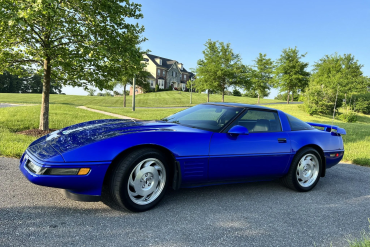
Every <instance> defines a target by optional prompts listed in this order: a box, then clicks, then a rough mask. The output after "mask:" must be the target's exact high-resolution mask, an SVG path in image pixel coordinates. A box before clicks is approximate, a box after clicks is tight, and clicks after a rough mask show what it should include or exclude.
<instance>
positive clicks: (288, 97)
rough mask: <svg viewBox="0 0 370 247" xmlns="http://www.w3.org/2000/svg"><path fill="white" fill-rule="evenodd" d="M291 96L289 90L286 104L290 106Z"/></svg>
mask: <svg viewBox="0 0 370 247" xmlns="http://www.w3.org/2000/svg"><path fill="white" fill-rule="evenodd" d="M289 96H290V90H288V97H287V101H286V103H287V104H289Z"/></svg>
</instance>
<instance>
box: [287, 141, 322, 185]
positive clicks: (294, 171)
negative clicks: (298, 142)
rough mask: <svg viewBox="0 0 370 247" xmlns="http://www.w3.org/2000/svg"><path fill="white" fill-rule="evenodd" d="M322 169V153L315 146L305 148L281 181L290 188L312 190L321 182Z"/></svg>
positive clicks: (298, 154)
mask: <svg viewBox="0 0 370 247" xmlns="http://www.w3.org/2000/svg"><path fill="white" fill-rule="evenodd" d="M321 171H322V160H321V156H320V154H319V153H318V152H317V151H316V150H315V149H313V148H304V149H302V150H301V151H299V152H298V153H297V154H296V155H295V157H294V159H293V161H292V163H291V166H290V169H289V172H288V174H287V175H286V176H284V177H283V178H282V179H281V181H282V183H283V184H284V185H285V186H286V187H288V188H290V189H293V190H297V191H302V192H305V191H310V190H312V189H313V188H314V187H315V186H316V184H317V183H318V182H319V180H320V177H321Z"/></svg>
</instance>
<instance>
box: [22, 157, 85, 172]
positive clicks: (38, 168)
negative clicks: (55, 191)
mask: <svg viewBox="0 0 370 247" xmlns="http://www.w3.org/2000/svg"><path fill="white" fill-rule="evenodd" d="M26 167H27V168H28V170H30V171H31V172H32V173H35V174H37V175H62V176H63V175H87V174H89V173H90V168H44V167H41V166H38V165H36V164H34V163H33V162H32V161H31V160H29V161H28V162H27V164H26Z"/></svg>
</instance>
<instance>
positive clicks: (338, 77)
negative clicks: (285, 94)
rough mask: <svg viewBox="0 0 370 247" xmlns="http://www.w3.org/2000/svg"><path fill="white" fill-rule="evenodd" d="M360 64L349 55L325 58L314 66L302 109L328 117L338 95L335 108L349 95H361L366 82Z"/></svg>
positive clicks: (335, 55)
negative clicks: (358, 93) (359, 93)
mask: <svg viewBox="0 0 370 247" xmlns="http://www.w3.org/2000/svg"><path fill="white" fill-rule="evenodd" d="M362 67H363V65H361V64H359V62H358V60H356V59H355V57H354V56H353V55H351V54H344V55H343V56H341V55H338V54H333V55H325V56H324V57H323V58H321V59H320V60H319V61H318V62H316V63H315V65H314V69H313V74H312V77H311V80H310V85H309V87H308V89H307V92H306V93H305V109H306V111H307V112H309V113H310V114H311V115H313V114H329V113H330V114H331V113H332V112H333V109H334V105H335V98H336V95H337V93H338V100H337V107H338V106H339V107H340V106H341V105H342V102H343V99H345V98H347V100H346V101H347V102H348V97H347V95H348V96H349V95H350V94H352V93H356V92H364V91H366V90H367V87H368V80H367V78H366V77H364V76H363V73H362V70H361V69H362Z"/></svg>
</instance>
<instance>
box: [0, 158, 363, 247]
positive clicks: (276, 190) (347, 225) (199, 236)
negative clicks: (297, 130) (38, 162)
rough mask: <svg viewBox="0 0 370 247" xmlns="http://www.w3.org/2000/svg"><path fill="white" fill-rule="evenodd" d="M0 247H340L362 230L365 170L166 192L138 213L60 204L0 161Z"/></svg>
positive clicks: (12, 162) (345, 168)
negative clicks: (297, 182) (310, 179)
mask: <svg viewBox="0 0 370 247" xmlns="http://www.w3.org/2000/svg"><path fill="white" fill-rule="evenodd" d="M0 169H1V170H0V181H1V185H0V245H1V246H327V247H329V246H330V245H332V246H347V239H349V238H354V237H359V236H360V234H361V231H363V230H365V231H368V230H369V222H368V218H370V168H367V167H360V166H356V165H349V164H339V165H337V166H336V167H334V168H332V169H329V170H328V171H327V175H326V177H325V178H322V179H321V180H320V182H319V184H318V185H317V186H316V188H315V189H314V190H313V191H311V192H308V193H298V192H294V191H291V190H289V189H287V188H285V187H282V186H281V185H280V184H279V183H278V182H275V181H273V182H260V183H246V184H233V185H223V186H213V187H203V188H194V189H181V190H179V191H177V192H170V193H168V195H167V196H166V197H165V199H164V200H163V201H162V203H160V204H159V205H158V206H157V207H156V208H155V209H153V210H151V211H148V212H145V213H126V212H118V211H114V210H111V209H110V208H108V207H107V206H105V205H104V204H102V203H100V202H97V203H83V202H75V201H71V200H68V199H65V198H64V197H63V196H62V195H61V193H60V191H59V190H58V189H53V188H47V187H40V186H36V185H33V184H31V183H29V182H28V181H27V180H26V179H25V178H24V177H23V175H22V174H21V172H20V171H19V170H18V160H16V159H10V158H0Z"/></svg>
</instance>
